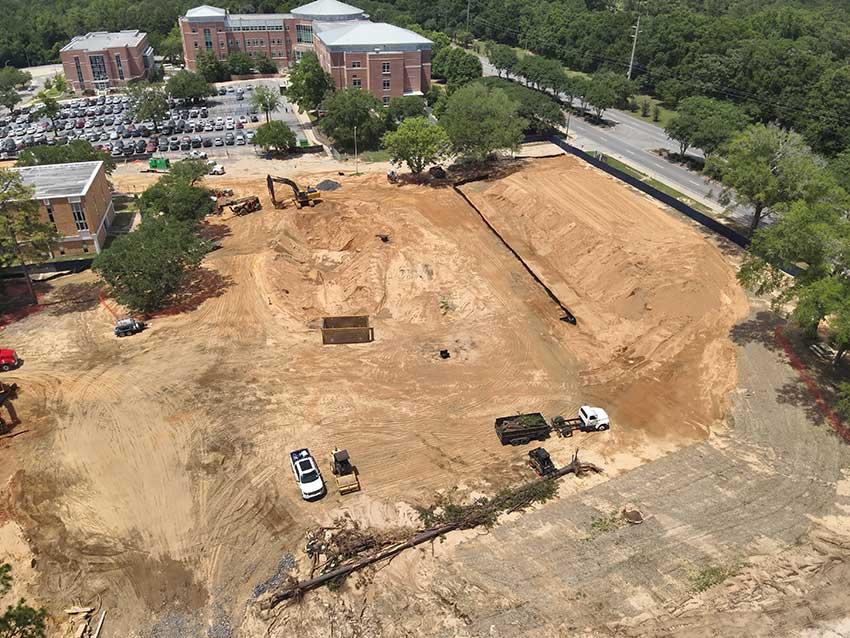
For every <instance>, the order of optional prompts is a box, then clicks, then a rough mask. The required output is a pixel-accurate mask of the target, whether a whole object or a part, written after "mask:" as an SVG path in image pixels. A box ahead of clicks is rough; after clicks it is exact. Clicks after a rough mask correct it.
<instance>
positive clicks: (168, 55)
mask: <svg viewBox="0 0 850 638" xmlns="http://www.w3.org/2000/svg"><path fill="white" fill-rule="evenodd" d="M156 51H157V53H159V54H160V55H161V56H162V57H163V58H164V59H165V61H166V62H168V63H169V64H180V63H181V62H182V61H183V36H182V35H181V34H180V25H179V24H176V23H175V24H174V26H173V27H172V28H171V31H169V32H168V35H167V36H165V37H164V38H162V40H160V41H159V45H158V46H157V47H156Z"/></svg>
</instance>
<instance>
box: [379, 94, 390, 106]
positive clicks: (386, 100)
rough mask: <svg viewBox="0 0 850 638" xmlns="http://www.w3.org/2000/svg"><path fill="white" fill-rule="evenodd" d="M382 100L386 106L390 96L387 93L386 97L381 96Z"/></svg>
mask: <svg viewBox="0 0 850 638" xmlns="http://www.w3.org/2000/svg"><path fill="white" fill-rule="evenodd" d="M381 101H382V102H383V103H384V106H386V105H387V104H389V103H390V96H389V95H385V96H384V97H382V98H381Z"/></svg>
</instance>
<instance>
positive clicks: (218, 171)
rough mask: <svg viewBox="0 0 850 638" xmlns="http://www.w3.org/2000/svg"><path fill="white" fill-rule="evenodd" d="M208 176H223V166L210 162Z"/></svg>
mask: <svg viewBox="0 0 850 638" xmlns="http://www.w3.org/2000/svg"><path fill="white" fill-rule="evenodd" d="M209 174H210V175H224V166H222V165H221V164H218V163H217V162H210V172H209Z"/></svg>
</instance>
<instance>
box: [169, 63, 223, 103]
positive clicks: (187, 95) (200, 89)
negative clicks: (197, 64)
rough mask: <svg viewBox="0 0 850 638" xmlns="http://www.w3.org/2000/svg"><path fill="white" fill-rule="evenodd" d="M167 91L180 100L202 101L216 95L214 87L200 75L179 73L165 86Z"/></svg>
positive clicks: (185, 72)
mask: <svg viewBox="0 0 850 638" xmlns="http://www.w3.org/2000/svg"><path fill="white" fill-rule="evenodd" d="M165 90H166V91H167V92H168V93H169V94H170V95H171V97H174V98H177V99H178V100H201V99H203V98H205V97H208V96H210V95H215V91H214V90H213V87H212V86H210V84H209V82H207V80H206V78H204V76H203V75H201V74H200V73H192V72H191V71H186V70H182V71H178V72H177V73H175V74H174V75H172V76H171V77H170V78H169V79H168V82H166V84H165Z"/></svg>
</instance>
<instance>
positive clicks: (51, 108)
mask: <svg viewBox="0 0 850 638" xmlns="http://www.w3.org/2000/svg"><path fill="white" fill-rule="evenodd" d="M38 98H39V100H41V109H40V110H39V113H41V115H43V116H44V117H46V118H47V119H48V120H50V128H51V129H52V130H53V135H54V137H55V136H56V117H57V116H58V115H59V111H60V110H61V107H60V106H59V102H57V101H56V99H55V98H52V97H50V96H49V95H45V94H44V92H41V93H39V94H38Z"/></svg>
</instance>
